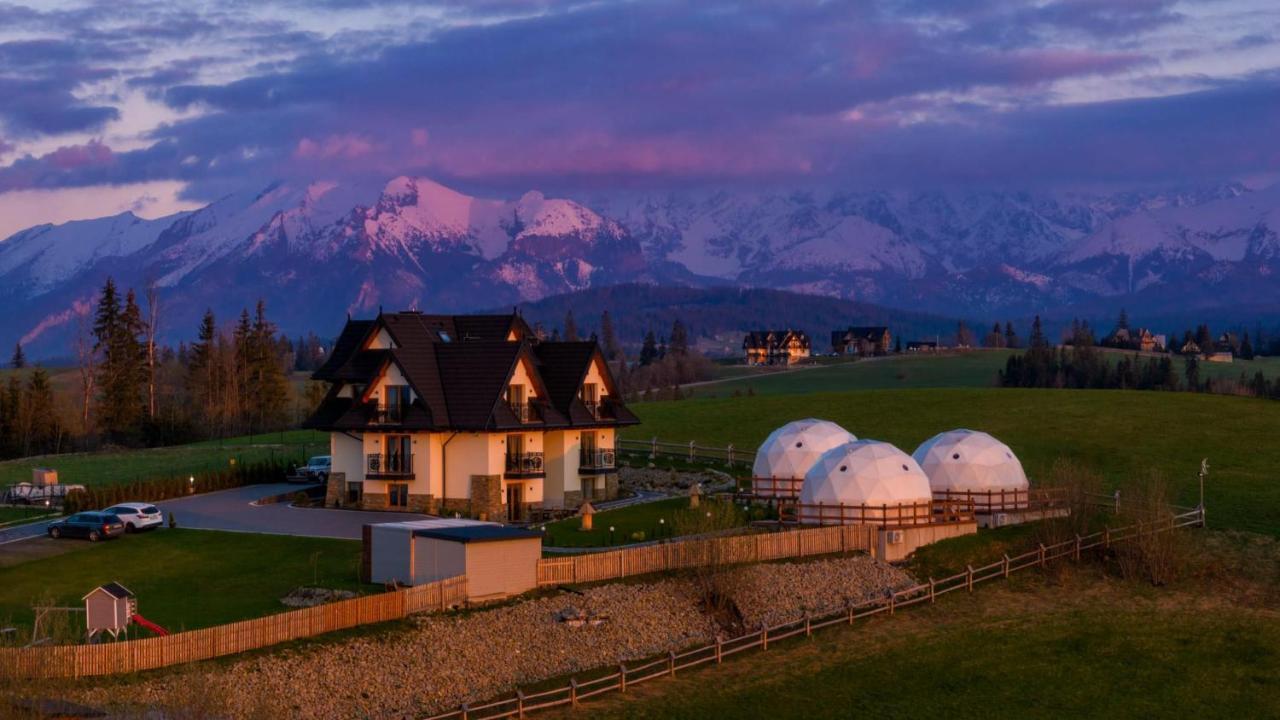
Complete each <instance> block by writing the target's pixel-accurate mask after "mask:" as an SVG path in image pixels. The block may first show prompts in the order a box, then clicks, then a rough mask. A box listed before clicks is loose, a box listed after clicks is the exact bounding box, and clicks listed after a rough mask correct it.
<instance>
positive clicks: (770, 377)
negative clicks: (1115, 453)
mask: <svg viewBox="0 0 1280 720" xmlns="http://www.w3.org/2000/svg"><path fill="white" fill-rule="evenodd" d="M1014 352H1018V351H1010V350H974V351H971V352H967V353H955V354H948V355H897V356H889V357H883V358H875V359H871V360H863V361H858V362H845V361H841V362H834V363H830V364H824V366H822V367H818V368H813V369H810V368H808V367H802V368H797V369H793V370H788V371H778V370H769V369H760V368H747V367H744V366H725V367H722V368H719V369H718V370H717V374H716V376H717V378H733V379H732V380H727V381H725V382H721V383H716V384H714V385H707V386H705V387H698V388H693V390H694V393H695V394H696V395H697V396H701V397H705V396H707V395H715V396H717V397H723V396H726V395H731V394H733V393H734V392H735V391H737V392H740V393H745V392H747V388H748V387H749V388H751V390H752V392H755V393H758V394H764V395H772V394H798V393H812V392H833V391H840V390H880V389H892V388H935V387H992V386H993V385H995V383H996V373H997V372H999V371H1000V370H1003V369H1004V366H1005V362H1006V361H1007V360H1008V357H1009V355H1010V354H1012V353H1014ZM1106 356H1107V358H1108V359H1110V360H1111V361H1112V362H1113V363H1114V362H1118V361H1119V359H1120V358H1121V357H1126V356H1132V353H1122V352H1117V351H1106ZM819 360H821V361H823V362H824V363H826V362H828V361H830V360H831V359H830V358H819ZM1174 367H1175V368H1176V369H1177V371H1178V373H1179V376H1181V374H1182V371H1183V361H1182V360H1181V359H1180V358H1176V359H1175V360H1174ZM1258 371H1261V372H1262V374H1263V375H1265V376H1267V377H1268V378H1272V379H1274V378H1277V377H1280V357H1267V358H1257V359H1255V360H1249V361H1246V360H1237V361H1235V362H1233V363H1229V364H1227V363H1209V362H1202V363H1200V377H1201V378H1214V379H1215V380H1239V379H1240V374H1241V373H1244V374H1245V377H1246V378H1248V379H1252V378H1253V375H1254V373H1255V372H1258Z"/></svg>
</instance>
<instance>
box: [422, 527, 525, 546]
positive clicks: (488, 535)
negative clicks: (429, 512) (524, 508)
mask: <svg viewBox="0 0 1280 720" xmlns="http://www.w3.org/2000/svg"><path fill="white" fill-rule="evenodd" d="M413 536H414V537H426V538H432V539H434V540H449V541H452V542H460V543H477V542H495V541H498V540H529V539H533V538H539V539H541V538H542V533H539V532H534V531H533V530H525V529H524V528H517V527H511V526H510V525H463V526H458V527H442V528H421V529H418V530H414V531H413Z"/></svg>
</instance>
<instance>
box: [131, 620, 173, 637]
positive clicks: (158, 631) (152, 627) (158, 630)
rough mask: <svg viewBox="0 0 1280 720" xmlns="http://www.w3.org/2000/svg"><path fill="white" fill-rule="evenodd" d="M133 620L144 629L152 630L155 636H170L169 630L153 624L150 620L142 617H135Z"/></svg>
mask: <svg viewBox="0 0 1280 720" xmlns="http://www.w3.org/2000/svg"><path fill="white" fill-rule="evenodd" d="M131 619H132V620H133V621H134V622H136V623H138V624H139V625H141V626H142V627H144V628H146V629H148V630H150V631H151V632H153V633H155V634H157V635H168V634H169V631H168V630H165V629H164V628H162V627H160V626H159V625H157V624H155V623H153V622H151V621H150V620H148V619H146V618H144V617H142V616H141V615H134V616H133V617H132V618H131Z"/></svg>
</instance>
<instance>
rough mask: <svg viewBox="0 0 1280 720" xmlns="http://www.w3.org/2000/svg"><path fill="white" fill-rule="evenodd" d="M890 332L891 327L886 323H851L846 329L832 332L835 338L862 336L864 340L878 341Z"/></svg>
mask: <svg viewBox="0 0 1280 720" xmlns="http://www.w3.org/2000/svg"><path fill="white" fill-rule="evenodd" d="M887 332H889V328H887V327H885V326H884V325H850V326H849V327H847V328H845V329H844V330H836V331H834V332H832V333H831V337H833V338H844V337H849V338H861V339H864V340H871V341H873V342H874V341H878V340H880V339H881V338H883V337H884V334H885V333H887Z"/></svg>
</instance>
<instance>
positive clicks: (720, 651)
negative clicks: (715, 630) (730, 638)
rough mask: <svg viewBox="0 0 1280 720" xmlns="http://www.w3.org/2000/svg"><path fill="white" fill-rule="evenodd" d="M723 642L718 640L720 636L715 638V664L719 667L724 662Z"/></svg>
mask: <svg viewBox="0 0 1280 720" xmlns="http://www.w3.org/2000/svg"><path fill="white" fill-rule="evenodd" d="M723 646H724V642H723V641H721V640H720V636H719V635H717V636H716V664H717V665H719V664H720V662H721V661H722V660H724V647H723Z"/></svg>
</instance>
